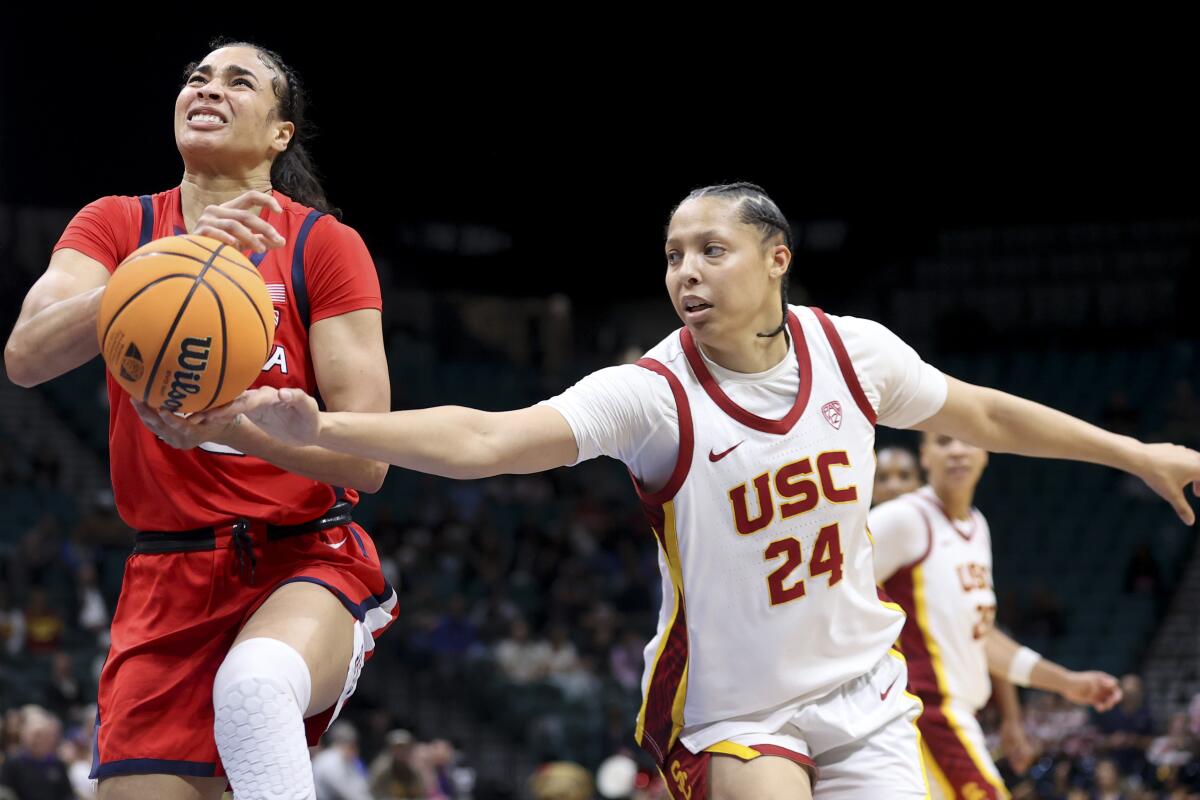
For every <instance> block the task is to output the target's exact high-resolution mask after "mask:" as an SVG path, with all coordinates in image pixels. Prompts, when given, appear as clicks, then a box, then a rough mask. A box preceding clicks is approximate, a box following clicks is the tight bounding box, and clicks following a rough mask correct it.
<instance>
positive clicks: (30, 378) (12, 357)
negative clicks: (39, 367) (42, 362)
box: [4, 336, 41, 389]
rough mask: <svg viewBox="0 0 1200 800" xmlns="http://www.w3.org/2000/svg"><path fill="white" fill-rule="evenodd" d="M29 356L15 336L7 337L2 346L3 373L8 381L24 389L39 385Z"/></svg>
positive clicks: (32, 361)
mask: <svg viewBox="0 0 1200 800" xmlns="http://www.w3.org/2000/svg"><path fill="white" fill-rule="evenodd" d="M30 356H31V354H30V353H29V352H28V350H26V349H25V348H23V347H21V342H20V340H19V338H18V337H17V336H11V337H9V340H8V343H7V344H5V345H4V372H5V374H6V375H7V376H8V379H9V380H10V381H12V382H13V383H15V384H16V385H17V386H22V387H24V388H26V389H28V388H29V387H30V386H36V385H37V384H39V383H41V380H40V379H39V377H38V375H37V372H36V370H35V369H34V360H33V358H31V357H30Z"/></svg>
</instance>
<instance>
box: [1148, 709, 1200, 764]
mask: <svg viewBox="0 0 1200 800" xmlns="http://www.w3.org/2000/svg"><path fill="white" fill-rule="evenodd" d="M1195 756H1196V741H1195V740H1194V739H1193V738H1192V736H1191V734H1190V733H1188V716H1187V714H1185V713H1182V712H1181V713H1178V714H1172V715H1171V722H1170V724H1169V725H1168V726H1167V732H1166V733H1165V734H1163V735H1162V736H1159V737H1158V738H1156V739H1154V740H1153V741H1152V742H1150V748H1149V749H1148V750H1147V751H1146V760H1147V761H1149V762H1150V763H1151V764H1152V765H1154V766H1155V767H1182V766H1183V765H1184V764H1186V763H1188V762H1189V761H1191V760H1192V759H1193V758H1195Z"/></svg>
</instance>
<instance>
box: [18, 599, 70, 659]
mask: <svg viewBox="0 0 1200 800" xmlns="http://www.w3.org/2000/svg"><path fill="white" fill-rule="evenodd" d="M63 625H64V623H63V618H62V616H61V615H60V614H59V613H58V610H57V609H56V608H54V606H53V605H51V603H50V600H49V598H48V597H47V595H46V590H45V589H43V588H41V587H40V586H36V587H34V588H33V589H31V590H30V592H29V603H28V604H27V605H26V606H25V649H26V651H28V652H30V653H53V652H54V651H55V650H57V649H58V647H59V644H60V643H61V642H62V634H63Z"/></svg>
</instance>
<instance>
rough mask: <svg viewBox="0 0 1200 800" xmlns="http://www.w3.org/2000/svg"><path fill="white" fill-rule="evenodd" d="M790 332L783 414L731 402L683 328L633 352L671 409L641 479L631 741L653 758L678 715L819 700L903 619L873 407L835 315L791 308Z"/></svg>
mask: <svg viewBox="0 0 1200 800" xmlns="http://www.w3.org/2000/svg"><path fill="white" fill-rule="evenodd" d="M788 331H789V335H790V337H791V340H792V345H793V348H792V349H793V355H794V357H795V358H796V359H797V362H798V367H799V374H800V376H801V378H800V389H799V391H798V392H797V395H796V399H795V403H794V405H793V406H792V408H791V410H790V411H789V412H788V413H787V414H786V416H784V417H783V418H781V419H765V418H763V417H760V416H757V415H755V414H752V413H750V412H748V411H746V410H745V409H744V408H742V407H740V406H738V405H736V404H735V403H734V402H733V401H732V400H730V399H729V397H728V396H727V395H726V394H725V393H724V391H722V389H721V387H720V386H719V385H718V384H717V381H716V380H714V378H713V376H712V374H711V373H710V371H709V369H708V368H707V366H706V364H705V363H704V360H703V358H702V356H701V354H700V353H699V350H698V348H697V346H696V344H695V343H694V341H693V340H692V337H691V335H690V333H689V332H688V331H687V329H686V328H685V329H681V330H679V331H677V332H675V333H673V334H671V335H670V336H668V337H667V339H665V340H664V341H663V342H661V343H660V344H659V345H658V346H656V347H655V348H654V349H653V350H651V351H650V352H649V353H648V354H647V356H646V358H644V359H642V360H641V361H639V362H638V364H639V365H640V366H642V367H644V368H646V369H649V370H653V371H654V372H657V373H658V374H660V375H662V376H664V377H665V378H666V379H667V382H668V383H669V384H670V387H671V391H672V392H673V394H674V398H675V406H676V408H677V409H678V417H679V442H680V445H679V456H678V461H677V462H676V464H675V469H674V471H673V473H672V474H671V477H670V480H669V481H668V483H667V485H666V486H664V487H663V488H662V489H661V490H659V491H657V492H653V493H646V492H643V491H640V490H639V496H640V498H641V500H642V503H643V506H644V508H645V510H646V513H647V515H648V516H649V517H650V521H651V526H652V527H653V529H654V534H655V536H656V538H657V540H658V543H659V546H660V551H659V567H660V569H661V571H662V581H663V607H662V610H661V612H660V616H659V622H658V630H657V633H656V635H655V637H654V638H653V639H652V640H651V641H650V643H649V645H648V646H647V649H646V672H645V675H644V677H643V681H642V688H643V693H644V698H645V699H644V702H643V705H642V709H641V711H640V713H639V715H638V726H637V737H638V741H639V742H640V743H641V744H642V745H643V747H645V748H646V749H647V750H649V751H650V752H651V753H654V754H656V755H657V756H658V757H659V759H660V760H661V759H662V758H663V757H664V756H665V754H666V753H667V752H669V751H670V749H671V747H672V746H673V745H674V743H675V742H676V740H677V739H678V738H679V737H680V734H681V732H682V730H683V727H684V725H685V721H686V725H687V726H688V728H689V729H695V728H697V727H699V726H704V725H706V724H709V723H712V722H716V721H721V720H729V719H731V718H734V717H737V716H739V715H744V714H750V713H754V712H760V711H764V710H768V709H774V708H776V707H780V706H783V705H786V704H790V703H794V702H796V701H805V700H807V699H816V698H817V697H820V696H822V695H825V694H827V693H828V692H830V691H832V690H833V689H835V688H837V687H838V686H840V685H842V684H844V683H846V682H847V681H851V680H853V679H855V678H857V677H859V676H861V675H863V674H865V673H867V672H868V671H869V670H870V669H871V668H872V667H874V666H875V665H876V664H877V663H878V662H879V660H880V658H882V657H884V656H885V655H886V653H887V651H888V649H889V648H890V647H892V645H893V644H894V643H895V641H896V639H897V637H898V636H899V634H900V631H901V627H902V626H903V624H904V616H903V614H902V613H901V611H900V609H899V607H898V606H896V605H895V604H892V603H885V602H883V601H882V600H881V599H880V597H879V593H878V589H877V586H876V583H875V572H874V567H873V563H872V545H871V541H870V539H869V535H868V533H867V531H866V523H867V512H868V509H869V507H870V503H871V490H872V486H873V476H874V467H875V462H874V452H873V446H874V441H875V428H874V424H875V412H874V410H873V409H872V406H871V404H870V402H869V401H868V399H867V397H866V396H865V395H864V393H863V389H862V387H861V386H860V385H859V383H858V380H857V378H856V376H855V372H854V367H853V365H852V364H851V363H850V359H849V356H848V355H847V354H846V350H845V347H844V346H843V344H842V341H841V339H840V337H839V336H838V333H837V330H836V328H835V327H834V326H833V323H832V322H830V320H829V319H828V317H826V316H825V315H824V314H823V313H822V312H821V311H820V310H819V309H810V308H803V307H793V308H792V311H791V312H790V313H789V315H788ZM712 744H715V741H714V742H707V741H694V740H693V739H689V743H688V746H689V748H692V749H695V748H703V747H707V746H709V745H712Z"/></svg>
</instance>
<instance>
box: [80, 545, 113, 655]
mask: <svg viewBox="0 0 1200 800" xmlns="http://www.w3.org/2000/svg"><path fill="white" fill-rule="evenodd" d="M76 580H77V584H76V587H75V591H76V593H77V594H78V599H79V627H81V628H83V629H84V630H85V631H88V632H90V633H92V634H93V635H94V636H95V637H96V639H97V640H98V641H99V642H100V643H101V644H102V645H106V644H107V643H108V631H109V623H111V622H112V617H111V616H109V613H108V603H106V602H105V600H104V595H103V594H102V593H101V592H100V586H99V584H97V582H96V565H95V564H93V563H92V562H90V561H84V562H83V563H82V564H80V565H79V570H78V571H77V572H76Z"/></svg>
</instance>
